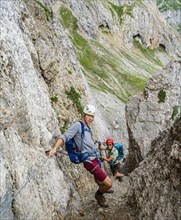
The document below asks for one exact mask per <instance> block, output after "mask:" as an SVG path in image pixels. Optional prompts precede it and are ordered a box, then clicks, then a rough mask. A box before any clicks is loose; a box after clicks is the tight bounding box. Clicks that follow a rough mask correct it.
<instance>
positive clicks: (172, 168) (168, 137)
mask: <svg viewBox="0 0 181 220" xmlns="http://www.w3.org/2000/svg"><path fill="white" fill-rule="evenodd" d="M180 134H181V116H179V117H178V118H177V120H176V121H175V123H174V124H173V126H172V127H171V128H170V129H168V130H165V131H164V132H163V133H162V134H160V136H159V137H158V138H156V139H155V140H154V141H153V142H152V144H151V150H150V153H149V154H148V156H147V158H146V159H145V160H144V161H143V162H141V163H140V165H139V167H138V168H137V169H135V170H134V171H133V172H132V174H131V177H130V184H131V185H130V189H129V192H128V202H129V203H130V205H132V206H134V207H135V208H136V209H137V211H139V213H140V214H139V218H140V219H143V220H144V219H146V220H151V219H155V220H160V219H165V220H166V219H175V220H178V219H180V218H181V205H180V201H181V172H180V170H181V136H180Z"/></svg>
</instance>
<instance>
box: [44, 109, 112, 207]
mask: <svg viewBox="0 0 181 220" xmlns="http://www.w3.org/2000/svg"><path fill="white" fill-rule="evenodd" d="M94 116H95V107H94V106H93V105H86V106H85V107H84V110H83V116H82V120H81V121H80V122H82V123H83V125H84V131H85V134H84V138H83V139H82V137H81V123H79V121H77V122H75V123H73V124H72V125H71V126H70V127H69V129H67V130H66V131H65V133H64V134H61V135H60V136H59V138H58V139H57V141H56V143H55V145H54V146H53V148H52V149H51V150H50V151H49V152H48V156H50V157H52V156H53V155H54V154H55V153H56V151H57V149H58V148H59V147H60V146H61V145H63V144H64V143H66V142H67V141H69V140H70V139H71V138H74V140H75V142H76V144H77V146H79V147H81V145H82V142H83V147H82V153H84V152H92V153H90V154H91V155H89V156H88V158H87V159H86V160H85V161H84V162H83V165H84V168H85V169H86V170H88V171H89V172H91V173H92V174H93V175H94V180H95V182H96V183H97V184H98V186H99V188H98V190H97V192H96V194H95V199H96V200H97V202H98V204H99V205H100V206H102V207H108V204H107V203H106V199H105V197H104V195H103V194H104V193H109V192H112V191H111V190H109V189H110V188H111V187H112V181H111V179H110V178H109V177H108V176H107V174H106V173H105V172H104V171H103V169H102V168H101V163H100V161H99V158H98V155H97V153H95V152H99V150H98V148H97V146H95V145H94V143H93V139H92V133H91V129H90V127H89V125H90V124H91V123H92V122H93V120H94ZM82 140H83V141H82Z"/></svg>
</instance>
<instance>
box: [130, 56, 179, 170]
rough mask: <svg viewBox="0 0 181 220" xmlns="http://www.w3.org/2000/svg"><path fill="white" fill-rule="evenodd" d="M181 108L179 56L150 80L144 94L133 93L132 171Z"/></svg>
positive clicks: (131, 128) (131, 129) (131, 121)
mask: <svg viewBox="0 0 181 220" xmlns="http://www.w3.org/2000/svg"><path fill="white" fill-rule="evenodd" d="M180 111H181V60H177V61H175V62H171V63H169V64H168V65H167V66H166V67H165V68H164V69H163V70H162V71H161V72H160V73H158V74H156V75H155V76H153V77H152V78H151V79H150V80H149V81H148V83H147V85H146V87H145V90H144V96H134V97H132V98H131V99H130V101H129V103H128V105H127V111H126V117H127V126H128V133H129V158H130V160H129V162H128V166H129V170H130V171H132V170H133V169H134V168H136V167H137V166H138V165H139V162H140V161H141V160H143V158H145V156H146V154H147V153H148V152H149V150H150V144H151V142H152V141H153V140H154V139H155V138H156V137H157V136H158V135H159V132H161V131H162V130H163V129H164V128H165V127H167V126H169V125H170V124H172V123H173V121H174V119H175V117H176V115H177V114H179V113H180Z"/></svg>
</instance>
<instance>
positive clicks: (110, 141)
mask: <svg viewBox="0 0 181 220" xmlns="http://www.w3.org/2000/svg"><path fill="white" fill-rule="evenodd" d="M106 145H107V146H108V148H109V149H112V147H113V145H114V141H113V139H112V138H108V139H107V140H106Z"/></svg>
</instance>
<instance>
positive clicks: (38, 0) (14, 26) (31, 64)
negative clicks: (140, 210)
mask: <svg viewBox="0 0 181 220" xmlns="http://www.w3.org/2000/svg"><path fill="white" fill-rule="evenodd" d="M0 30H1V34H0V75H1V85H0V98H1V103H0V104H1V111H0V142H1V144H0V150H1V154H0V167H1V187H0V192H1V194H0V210H1V217H0V218H1V219H2V220H4V219H21V220H24V219H30V220H33V219H39V220H41V219H42V220H45V219H47V220H50V219H64V218H67V219H69V218H71V216H73V218H75V216H76V215H77V214H79V213H80V209H81V197H80V196H82V195H84V194H86V193H87V192H91V190H92V189H94V191H95V185H94V183H93V180H92V178H91V175H90V174H88V173H86V172H85V171H84V170H83V168H82V166H81V165H78V166H75V165H72V164H71V163H70V162H69V161H68V158H67V156H66V155H64V154H60V155H59V154H58V156H57V157H56V158H54V159H51V160H50V159H48V158H47V157H46V156H45V154H44V151H45V150H47V149H49V148H50V147H51V146H52V144H53V142H54V141H55V138H56V137H57V136H58V135H59V134H60V133H62V132H64V130H65V129H66V128H67V127H68V126H69V125H70V124H71V123H72V122H74V121H75V120H77V119H78V118H79V117H80V115H81V111H82V107H83V105H84V104H86V103H88V102H89V103H92V104H94V105H95V106H96V107H97V115H96V118H95V123H94V125H93V135H94V140H97V139H100V140H104V139H105V138H106V137H108V136H110V135H111V136H112V137H113V138H115V139H116V140H119V141H121V142H123V143H124V144H125V146H126V147H127V145H128V144H127V143H128V133H127V128H126V121H125V110H124V108H125V105H126V103H127V101H128V98H129V97H130V96H132V95H134V94H136V93H138V92H142V91H143V88H144V86H145V83H146V81H147V79H148V78H150V77H151V76H152V75H154V74H156V73H157V72H158V71H162V69H163V67H164V66H165V65H170V64H168V63H170V61H173V60H176V59H178V57H179V56H180V47H179V45H180V35H179V34H178V32H177V31H176V30H175V29H174V28H172V27H171V26H170V25H168V23H167V22H166V21H165V20H164V18H163V17H162V16H161V14H160V12H159V10H158V8H157V5H156V2H155V1H147V0H145V1H140V0H135V1H117V0H112V1H89V0H84V1H83V0H78V1H75V0H67V1H64V0H62V1H59V0H24V1H22V0H8V1H7V0H1V1H0ZM178 65H179V64H178V63H177V64H176V68H177V67H178ZM174 68H175V67H174ZM174 68H173V69H174ZM165 71H166V72H167V70H165ZM163 72H164V70H163ZM171 72H173V74H175V76H176V75H177V74H176V71H174V70H173V71H172V70H170V71H168V74H171ZM178 78H179V76H178ZM160 80H161V79H160ZM174 83H175V82H173V83H172V84H171V86H174V85H175V84H174ZM153 84H154V83H153ZM147 87H148V89H147V90H149V86H147ZM164 88H165V87H164ZM174 91H175V90H174ZM169 95H174V97H173V99H174V100H175V101H174V102H173V103H174V106H177V105H178V100H179V97H180V96H178V93H171V92H170V93H169ZM177 96H178V97H177ZM167 98H168V97H167ZM168 99H169V100H170V99H171V97H170V98H168ZM174 106H173V105H169V108H168V109H169V113H170V112H171V110H170V109H171V107H174ZM162 109H163V108H162ZM176 110H178V109H177V108H176V107H175V111H176ZM173 115H175V113H174V114H173ZM164 119H165V118H163V120H164ZM163 124H164V122H163ZM163 124H162V125H163ZM85 183H86V184H85ZM112 207H114V206H112Z"/></svg>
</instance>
